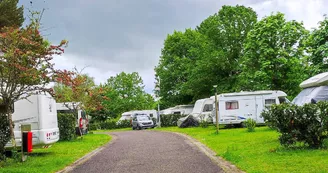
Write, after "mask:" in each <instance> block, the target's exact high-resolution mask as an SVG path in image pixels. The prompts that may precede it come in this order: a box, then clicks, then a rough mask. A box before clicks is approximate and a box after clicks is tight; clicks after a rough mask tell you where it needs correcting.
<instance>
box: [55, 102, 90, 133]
mask: <svg viewBox="0 0 328 173" xmlns="http://www.w3.org/2000/svg"><path fill="white" fill-rule="evenodd" d="M66 105H67V106H66ZM68 107H70V108H71V109H72V108H73V106H72V103H65V104H64V103H57V112H58V113H72V110H71V109H69V108H68ZM77 111H78V112H77V117H76V126H75V127H76V128H78V127H82V132H83V133H84V134H85V133H87V125H88V117H87V114H86V112H85V111H84V110H77Z"/></svg>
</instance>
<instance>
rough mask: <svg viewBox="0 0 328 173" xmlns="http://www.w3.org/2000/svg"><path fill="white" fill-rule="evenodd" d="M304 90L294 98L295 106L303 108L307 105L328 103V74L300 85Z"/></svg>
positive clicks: (322, 74) (316, 76)
mask: <svg viewBox="0 0 328 173" xmlns="http://www.w3.org/2000/svg"><path fill="white" fill-rule="evenodd" d="M300 87H301V88H303V90H302V91H301V92H300V93H299V94H298V95H297V96H296V97H295V98H294V100H293V101H292V103H293V104H296V105H298V106H302V105H304V104H306V103H317V102H318V101H328V72H325V73H320V74H318V75H315V76H313V77H311V78H309V79H307V80H305V81H303V82H302V83H301V84H300Z"/></svg>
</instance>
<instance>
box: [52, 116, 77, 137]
mask: <svg viewBox="0 0 328 173" xmlns="http://www.w3.org/2000/svg"><path fill="white" fill-rule="evenodd" d="M57 117H58V127H59V136H60V138H59V140H61V141H69V140H72V139H75V138H76V134H75V126H76V118H75V115H74V114H68V113H58V114H57Z"/></svg>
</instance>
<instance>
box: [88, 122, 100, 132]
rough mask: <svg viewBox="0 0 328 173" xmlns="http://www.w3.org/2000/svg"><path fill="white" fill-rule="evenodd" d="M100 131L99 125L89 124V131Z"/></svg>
mask: <svg viewBox="0 0 328 173" xmlns="http://www.w3.org/2000/svg"><path fill="white" fill-rule="evenodd" d="M98 129H100V125H99V123H90V124H89V130H98Z"/></svg>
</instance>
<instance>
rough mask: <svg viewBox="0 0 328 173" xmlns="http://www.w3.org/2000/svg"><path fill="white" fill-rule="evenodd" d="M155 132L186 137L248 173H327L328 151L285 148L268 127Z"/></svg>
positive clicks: (186, 129) (172, 128)
mask: <svg viewBox="0 0 328 173" xmlns="http://www.w3.org/2000/svg"><path fill="white" fill-rule="evenodd" d="M156 130H162V131H172V132H180V133H184V134H187V135H189V136H191V137H193V138H195V139H197V140H199V141H200V142H202V143H204V144H205V145H207V146H208V147H209V148H211V149H212V150H214V151H215V152H216V153H217V154H218V155H219V156H221V157H223V158H224V159H226V160H228V161H230V162H231V163H233V164H235V165H236V166H237V167H239V168H240V169H241V170H244V171H246V172H251V173H260V172H263V173H264V172H265V173H268V172H279V173H283V172H288V173H291V172H295V173H296V172H297V173H301V172H311V173H324V172H328V150H327V149H319V150H312V149H305V148H298V149H286V148H283V147H281V146H280V144H279V141H278V136H279V134H278V133H277V132H276V131H273V130H271V129H269V128H268V127H258V128H256V130H255V132H247V131H246V129H242V128H239V129H222V130H220V132H219V134H218V135H217V134H215V128H214V127H213V126H210V127H208V128H200V127H197V128H185V129H182V128H177V127H170V128H160V129H156ZM327 143H328V141H326V145H327ZM327 146H328V145H327Z"/></svg>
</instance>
